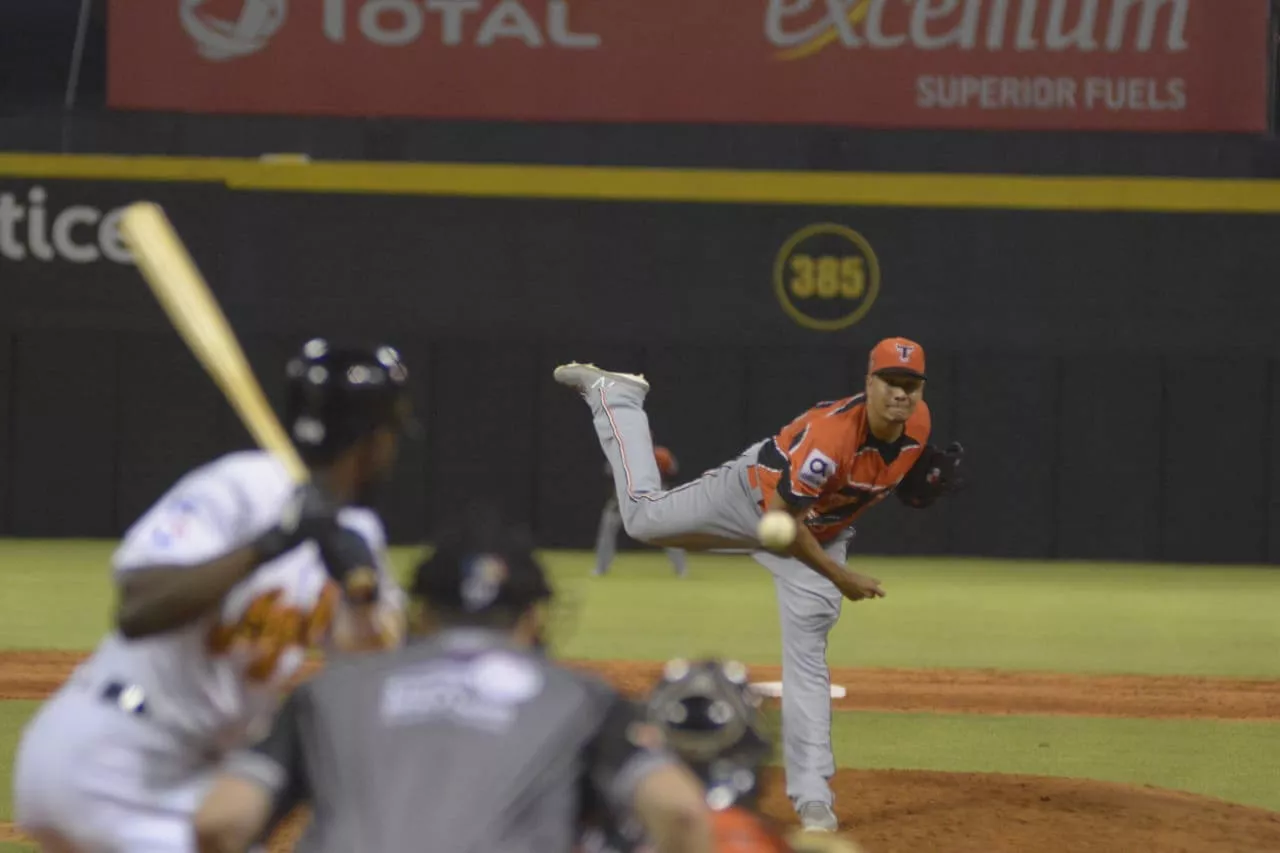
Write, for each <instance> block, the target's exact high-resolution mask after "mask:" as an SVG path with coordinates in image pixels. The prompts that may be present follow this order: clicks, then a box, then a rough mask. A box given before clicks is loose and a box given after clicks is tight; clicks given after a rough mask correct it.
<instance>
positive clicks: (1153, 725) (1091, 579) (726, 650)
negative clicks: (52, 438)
mask: <svg viewBox="0 0 1280 853" xmlns="http://www.w3.org/2000/svg"><path fill="white" fill-rule="evenodd" d="M110 548H111V545H110V543H99V542H56V543H54V542H39V541H0V570H2V571H3V577H4V581H5V583H6V590H7V592H6V595H5V596H4V597H3V598H0V649H43V648H57V649H89V648H91V647H92V646H93V645H94V644H95V642H96V641H97V639H98V638H99V636H100V635H101V634H102V632H103V631H104V630H105V628H106V626H107V621H108V616H109V613H110V609H111V606H112V594H111V591H110V587H109V583H108V580H109V579H108V573H107V569H106V565H107V560H108V557H109V554H110ZM393 556H394V559H395V561H396V564H397V567H398V568H399V569H400V570H401V571H402V572H403V571H407V570H408V569H409V567H410V566H411V565H412V564H413V562H414V560H415V559H416V557H417V556H418V552H417V551H415V550H405V549H398V550H396V551H395V552H394V555H393ZM544 556H545V558H546V561H547V563H548V565H549V566H550V567H551V569H552V571H553V574H554V578H555V582H556V585H557V589H558V590H559V591H560V593H561V597H562V599H563V601H564V603H565V606H564V608H563V615H562V617H561V619H560V621H559V623H558V629H557V634H556V637H555V641H556V651H557V653H558V654H560V655H562V656H567V657H574V658H596V659H632V660H660V659H663V658H667V657H671V656H676V655H686V656H688V655H697V654H702V653H715V654H721V655H729V656H734V657H737V658H739V659H742V660H745V661H747V662H749V663H776V662H777V661H778V660H779V640H778V622H777V615H776V611H775V603H774V598H773V583H772V579H771V578H770V576H769V575H768V574H767V573H766V572H765V571H764V570H763V569H761V568H759V567H758V566H756V565H755V564H754V563H753V562H751V561H750V560H749V559H747V558H745V557H738V556H711V555H695V556H693V557H692V559H691V565H690V569H691V572H690V575H691V576H690V577H689V578H686V579H684V580H679V579H676V578H674V577H672V576H671V574H670V570H669V568H668V566H667V564H666V562H665V560H664V558H663V557H662V555H661V554H660V553H654V552H628V553H624V554H623V555H622V556H621V557H620V558H619V560H618V562H617V564H616V565H615V568H614V571H613V572H612V573H611V575H610V576H609V577H607V578H603V579H596V578H591V577H589V576H588V574H587V572H588V570H589V567H590V556H589V555H586V554H578V553H564V552H556V553H548V554H546V555H544ZM865 565H867V566H868V567H869V568H868V570H869V571H871V572H872V573H874V574H875V575H876V576H877V577H880V578H881V579H882V580H883V581H884V582H885V588H886V590H887V591H888V597H887V598H885V599H883V600H882V601H876V602H870V603H860V604H846V607H845V613H844V617H843V619H842V620H841V622H840V625H839V626H838V627H837V629H836V631H835V632H834V633H833V635H832V641H831V648H830V659H831V663H832V664H833V665H842V666H864V667H905V668H927V667H943V668H946V667H965V668H968V667H980V668H996V669H1011V670H1043V671H1059V672H1077V673H1138V674H1160V675H1217V676H1240V677H1257V678H1270V679H1275V678H1280V653H1278V650H1280V619H1277V618H1276V609H1275V602H1277V601H1280V570H1278V569H1274V568H1265V567H1258V568H1253V567H1231V568H1216V567H1168V566H1153V565H1103V564H1075V563H1053V564H1045V563H1019V562H1006V561H978V560H972V561H970V560H906V559H884V560H881V559H876V560H868V561H867V562H866V564H865ZM33 707H34V704H33V703H29V702H4V703H0V762H4V766H5V772H4V775H3V781H0V820H2V819H7V816H8V811H9V796H8V784H9V772H8V767H9V761H10V758H11V754H12V750H13V745H14V742H15V740H16V737H17V734H18V731H19V729H20V728H21V725H22V723H23V722H24V721H25V719H26V718H27V716H28V715H29V714H30V712H31V710H32V708H33ZM835 725H836V733H835V738H836V744H837V758H838V761H839V763H840V765H841V766H856V767H868V768H916V769H934V770H971V771H979V772H1014V773H1035V774H1047V775H1059V776H1079V777H1088V778H1096V779H1104V780H1111V781H1120V782H1131V783H1138V784H1149V785H1156V786H1161V787H1168V788H1175V789H1179V790H1186V791H1192V792H1197V793H1202V794H1208V795H1211V796H1216V797H1220V798H1223V799H1227V800H1232V801H1235V802H1240V803H1247V804H1251V805H1259V806H1263V807H1266V808H1270V809H1275V810H1280V771H1277V770H1276V769H1275V768H1277V767H1280V723H1269V722H1239V723H1225V722H1211V721H1182V720H1179V721H1172V720H1169V721H1165V720H1126V719H1103V718H1082V717H1052V716H1043V717H1036V716H1017V717H1012V716H1006V717H987V716H977V715H935V714H894V713H863V712H842V713H840V714H838V715H837V719H836V724H835ZM4 849H5V846H4V845H0V851H3V850H4ZM12 849H15V850H16V849H19V848H12Z"/></svg>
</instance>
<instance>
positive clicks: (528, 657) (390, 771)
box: [227, 631, 673, 853]
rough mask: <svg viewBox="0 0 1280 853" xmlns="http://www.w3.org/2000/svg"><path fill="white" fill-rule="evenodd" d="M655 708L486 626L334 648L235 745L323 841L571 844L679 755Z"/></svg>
mask: <svg viewBox="0 0 1280 853" xmlns="http://www.w3.org/2000/svg"><path fill="white" fill-rule="evenodd" d="M660 740H661V739H660V737H658V736H657V735H656V732H655V730H654V729H653V728H652V727H651V726H647V725H646V724H644V722H643V715H642V713H641V711H640V709H639V708H637V707H636V706H635V705H633V704H632V703H630V702H628V701H626V700H625V699H623V698H622V697H621V696H619V695H618V694H617V693H616V692H615V691H614V690H613V689H612V688H610V687H609V686H608V685H606V684H604V683H603V682H601V681H598V680H596V679H595V678H593V677H591V676H588V675H586V674H583V673H578V672H575V671H572V670H569V669H566V668H564V667H562V666H559V665H557V664H554V663H552V662H550V661H548V660H546V659H545V658H543V657H541V656H539V655H537V654H534V653H531V652H529V651H525V650H520V649H517V648H514V647H512V646H510V645H509V644H507V642H506V640H505V638H504V637H503V636H502V635H499V634H494V633H491V632H485V631H448V632H445V633H444V634H442V635H439V636H438V637H436V638H432V639H430V640H426V641H421V642H417V643H414V644H411V645H409V646H408V647H406V648H404V649H401V650H398V651H396V652H391V653H388V654H382V655H371V656H367V657H361V658H355V659H350V660H347V661H342V662H338V663H335V664H331V665H330V666H329V667H328V668H326V670H325V671H324V672H323V673H322V674H320V675H319V676H317V677H316V678H315V679H313V680H312V681H310V682H308V683H307V684H305V685H303V686H302V687H300V688H299V689H298V690H297V691H295V692H294V693H293V695H292V696H291V697H290V698H289V700H288V701H287V702H286V703H285V706H284V708H283V709H282V711H281V713H280V715H279V716H278V717H277V719H276V721H275V724H274V727H273V729H272V731H271V733H270V734H269V735H268V736H267V737H266V738H265V739H264V740H263V741H262V742H261V743H259V744H257V745H256V746H255V747H253V748H252V749H250V750H245V751H242V752H239V753H236V754H234V755H232V756H231V757H230V758H229V759H228V764H227V768H228V770H229V771H230V772H233V773H236V774H238V775H241V776H245V777H247V778H250V779H252V780H254V781H256V782H257V783H259V784H261V785H263V786H264V787H266V788H267V789H268V790H270V791H271V792H272V793H273V795H274V796H275V798H276V806H277V810H278V811H282V810H283V809H284V808H285V807H287V806H289V805H291V804H292V803H295V802H301V801H306V802H309V803H310V805H311V807H312V812H313V817H312V823H311V826H310V827H309V828H308V831H307V834H306V835H305V836H304V838H303V840H302V841H301V843H300V844H299V847H298V850H300V851H310V853H320V852H321V851H324V853H339V851H341V853H351V851H360V852H361V853H380V851H386V853H391V852H392V851H394V853H404V851H410V850H430V851H432V853H526V851H527V853H555V851H568V850H570V848H571V847H572V845H573V843H574V840H575V838H576V837H577V833H578V830H579V826H580V821H581V818H582V814H583V809H584V808H585V807H586V804H588V803H589V804H590V805H591V807H592V808H601V807H605V808H608V809H609V810H610V811H613V810H615V809H617V810H621V811H624V810H625V809H626V808H627V807H628V806H629V805H630V801H631V798H632V795H633V793H634V790H635V786H636V784H637V783H638V782H639V780H640V779H642V778H643V777H644V776H645V775H646V774H647V773H649V772H651V771H652V770H654V769H656V768H657V767H660V766H663V765H665V764H667V763H669V762H670V761H671V760H673V759H671V758H670V757H669V755H668V754H667V753H666V752H665V751H664V750H663V748H662V746H661V742H660Z"/></svg>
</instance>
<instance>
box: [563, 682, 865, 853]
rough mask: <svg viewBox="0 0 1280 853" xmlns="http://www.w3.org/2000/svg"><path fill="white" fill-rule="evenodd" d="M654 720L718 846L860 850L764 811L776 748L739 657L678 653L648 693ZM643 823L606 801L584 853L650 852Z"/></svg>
mask: <svg viewBox="0 0 1280 853" xmlns="http://www.w3.org/2000/svg"><path fill="white" fill-rule="evenodd" d="M647 705H648V707H647V713H648V718H649V720H650V721H651V722H652V723H653V724H654V725H655V726H657V727H658V729H659V730H660V731H661V732H662V735H663V740H664V741H665V743H666V744H667V747H668V748H669V749H670V750H671V751H672V752H673V753H674V754H676V755H677V756H678V757H679V758H680V759H681V760H682V761H684V762H685V763H686V764H687V766H688V767H689V768H690V769H691V770H693V772H694V773H695V774H696V775H697V776H698V778H699V780H700V781H701V782H702V783H703V785H704V787H705V790H706V794H705V796H706V802H707V805H708V807H709V808H710V809H711V811H712V832H713V836H714V841H713V849H714V850H715V851H716V853H860V851H861V848H860V847H859V846H858V845H857V844H855V843H854V842H852V841H851V840H849V839H847V838H843V837H840V836H837V835H834V834H830V833H823V832H792V833H790V834H789V835H784V832H783V830H782V828H781V827H780V826H779V825H778V824H777V823H775V822H774V821H773V820H772V819H771V818H769V817H767V816H765V815H763V814H762V813H761V812H760V811H759V800H760V794H761V779H760V770H761V768H762V766H763V765H764V763H765V762H766V761H767V760H768V759H769V757H770V755H771V754H772V752H773V748H772V745H771V743H770V740H769V738H768V736H767V735H766V733H765V730H764V721H763V718H762V715H761V713H760V696H759V694H758V693H756V692H755V691H754V690H752V689H751V687H750V685H749V683H748V679H747V669H746V667H745V666H743V665H742V664H740V663H738V662H736V661H720V660H715V659H704V660H698V661H693V662H690V661H686V660H680V659H677V660H673V661H670V662H668V663H667V665H666V666H665V667H664V668H663V672H662V677H661V678H660V679H659V681H658V683H657V684H656V685H655V686H654V688H653V690H652V691H651V692H650V694H649V698H648V703H647ZM653 849H655V847H654V845H653V844H651V843H650V842H649V841H648V840H647V838H646V835H645V831H644V828H643V826H642V825H641V824H640V823H639V822H637V821H635V820H633V819H628V818H626V817H623V818H621V819H619V818H618V817H616V816H610V814H609V812H608V811H607V810H605V809H601V810H600V811H599V812H597V814H596V820H595V821H594V822H593V825H591V826H589V827H588V829H587V830H586V832H585V833H584V835H583V839H582V842H581V844H580V847H579V850H580V853H648V851H651V850H653Z"/></svg>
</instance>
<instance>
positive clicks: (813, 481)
mask: <svg viewBox="0 0 1280 853" xmlns="http://www.w3.org/2000/svg"><path fill="white" fill-rule="evenodd" d="M825 415H826V413H825V412H824V413H822V414H820V415H818V416H817V417H812V416H809V417H806V418H804V419H802V421H801V422H798V423H796V424H793V425H792V427H791V428H789V429H787V430H784V431H783V433H782V435H779V436H778V438H777V439H776V441H775V443H776V444H777V448H778V450H779V451H780V453H781V454H782V456H783V459H782V460H781V461H782V463H783V464H781V466H780V468H781V476H780V477H779V478H778V495H779V496H780V497H781V498H782V499H783V501H785V502H786V503H787V505H788V506H792V507H796V508H797V509H799V508H802V507H806V506H808V505H809V504H811V503H813V502H814V501H816V500H817V499H818V498H819V497H821V496H822V494H823V492H825V491H826V490H827V488H828V487H829V486H830V485H831V484H833V483H839V482H840V477H839V474H840V459H841V456H842V452H841V451H842V448H843V445H844V443H845V439H846V437H845V436H844V435H843V433H842V431H841V430H840V429H839V428H838V427H836V426H835V425H833V422H832V421H830V420H829V419H828V418H827V417H826V416H825ZM796 427H798V429H797V428H796Z"/></svg>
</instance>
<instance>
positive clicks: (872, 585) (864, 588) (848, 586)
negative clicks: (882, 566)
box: [831, 567, 884, 601]
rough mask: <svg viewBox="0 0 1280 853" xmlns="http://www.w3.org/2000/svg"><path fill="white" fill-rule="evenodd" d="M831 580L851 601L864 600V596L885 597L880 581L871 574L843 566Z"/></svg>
mask: <svg viewBox="0 0 1280 853" xmlns="http://www.w3.org/2000/svg"><path fill="white" fill-rule="evenodd" d="M831 582H832V583H834V584H835V585H836V588H837V589H839V590H840V592H841V594H843V595H844V597H845V598H847V599H849V600H850V601H862V600H863V599H864V598H884V590H883V589H881V588H880V581H878V580H877V579H875V578H873V577H871V576H870V575H864V574H860V573H858V572H855V571H853V570H852V569H847V568H844V567H841V569H840V571H839V572H838V573H837V574H836V576H835V577H834V578H832V579H831Z"/></svg>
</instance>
